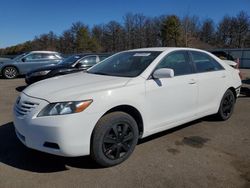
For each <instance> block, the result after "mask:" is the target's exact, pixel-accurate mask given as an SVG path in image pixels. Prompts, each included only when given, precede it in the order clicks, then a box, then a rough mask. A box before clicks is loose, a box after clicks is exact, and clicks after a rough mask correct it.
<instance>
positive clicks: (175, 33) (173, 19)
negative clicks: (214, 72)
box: [0, 11, 250, 55]
mask: <svg viewBox="0 0 250 188" xmlns="http://www.w3.org/2000/svg"><path fill="white" fill-rule="evenodd" d="M160 46H177V47H179V46H182V47H196V48H202V49H211V48H246V47H250V17H249V15H248V14H247V13H246V12H243V11H241V12H239V13H238V14H237V15H236V16H224V17H223V18H222V19H221V20H220V21H219V23H217V24H216V23H214V21H213V20H212V19H209V18H208V19H205V20H202V21H201V20H200V19H199V17H197V16H194V15H192V16H191V15H186V16H184V17H181V18H180V17H178V16H176V15H162V16H158V17H147V16H145V15H143V14H132V13H128V14H126V15H125V16H124V17H123V21H122V23H119V22H117V21H110V22H108V23H106V24H99V25H94V26H93V27H92V28H90V27H89V26H88V25H86V24H84V23H82V22H76V23H73V24H72V26H71V27H70V28H69V29H67V30H65V31H63V33H62V34H61V35H56V34H55V33H54V32H52V31H50V32H49V33H46V34H41V35H40V36H36V37H35V38H34V39H33V40H31V41H27V42H24V43H22V44H18V45H15V46H11V47H7V48H4V49H0V55H12V54H20V53H23V52H27V51H32V50H53V51H58V52H61V53H64V54H73V53H82V52H117V51H121V50H126V49H134V48H142V47H160Z"/></svg>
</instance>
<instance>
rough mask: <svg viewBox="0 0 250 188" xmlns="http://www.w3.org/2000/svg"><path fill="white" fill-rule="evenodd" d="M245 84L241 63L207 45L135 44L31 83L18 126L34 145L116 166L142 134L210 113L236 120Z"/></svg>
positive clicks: (18, 109) (19, 105) (19, 106)
mask: <svg viewBox="0 0 250 188" xmlns="http://www.w3.org/2000/svg"><path fill="white" fill-rule="evenodd" d="M240 86H241V80H240V78H239V75H238V70H237V69H234V68H232V67H230V66H229V65H227V64H226V63H224V62H223V61H222V60H221V59H219V58H217V57H216V56H214V55H212V54H211V53H208V52H205V51H202V50H198V49H190V48H144V49H136V50H129V51H125V52H120V53H117V54H115V55H113V56H111V57H109V58H107V59H105V60H104V61H102V62H101V63H99V64H97V65H95V66H94V67H92V68H90V69H88V70H87V72H85V73H84V72H79V73H75V74H73V75H64V76H61V77H60V79H59V77H54V78H50V79H47V80H43V81H40V82H38V83H36V84H32V85H30V86H29V87H27V88H26V89H25V90H23V91H22V92H21V93H20V96H19V97H18V98H17V100H16V103H15V106H14V110H13V117H14V125H15V131H16V135H17V137H18V138H19V140H20V141H21V142H22V143H23V144H24V145H26V146H27V147H29V148H33V149H36V150H40V151H43V152H47V153H51V154H55V155H61V156H83V155H89V154H90V155H91V156H92V158H93V159H94V160H95V161H96V162H97V163H98V164H100V165H102V166H106V167H107V166H113V165H117V164H119V163H121V162H123V161H124V160H126V159H127V158H128V157H129V156H130V155H131V154H132V152H133V150H134V148H135V146H136V144H137V141H138V139H140V138H144V137H146V136H149V135H152V134H154V133H157V132H160V131H164V130H167V129H170V128H173V127H176V126H178V125H181V124H184V123H187V122H190V121H193V120H195V119H198V118H201V117H204V116H207V115H211V114H216V115H217V117H218V118H220V119H221V120H227V119H229V118H230V117H231V115H232V113H233V109H234V105H235V101H236V98H237V97H238V95H239V93H240Z"/></svg>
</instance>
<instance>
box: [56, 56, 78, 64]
mask: <svg viewBox="0 0 250 188" xmlns="http://www.w3.org/2000/svg"><path fill="white" fill-rule="evenodd" d="M81 58H82V56H79V55H73V56H70V57H68V58H66V59H64V60H63V61H61V62H60V63H59V64H61V65H65V64H67V65H70V64H73V63H75V62H76V61H77V60H79V59H81Z"/></svg>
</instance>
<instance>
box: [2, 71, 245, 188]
mask: <svg viewBox="0 0 250 188" xmlns="http://www.w3.org/2000/svg"><path fill="white" fill-rule="evenodd" d="M243 72H244V75H245V78H246V77H249V78H250V74H249V71H243ZM247 74H248V75H249V76H247ZM249 78H248V79H247V80H245V81H244V83H245V84H244V88H243V90H242V92H243V94H244V95H242V96H241V97H240V98H239V99H238V101H237V104H236V108H235V112H234V114H233V116H232V118H231V119H230V120H228V121H226V122H218V121H215V120H214V119H213V118H203V119H200V120H197V121H195V122H192V123H189V124H185V125H183V126H181V127H178V128H175V129H172V130H170V131H166V132H164V133H160V134H157V135H154V136H152V137H149V138H146V139H144V140H143V141H141V142H140V143H139V144H138V146H137V147H136V149H135V152H134V153H133V155H132V156H131V157H130V158H129V160H127V161H126V162H124V163H123V164H121V165H119V166H116V167H112V168H106V169H101V168H98V166H96V165H95V164H94V163H93V161H91V159H90V158H89V157H79V158H64V157H57V156H53V155H49V154H44V153H41V152H37V151H33V150H30V149H27V148H26V147H24V146H23V145H22V144H21V143H20V142H19V141H18V140H17V138H16V136H15V134H14V128H13V124H12V116H11V111H12V106H13V104H14V102H15V99H16V97H17V95H18V93H19V91H21V90H22V89H23V87H21V86H24V85H25V84H24V80H23V79H22V78H19V79H15V80H4V79H0V187H199V188H200V187H223V188H224V187H245V188H247V187H250V123H249V122H250V98H249V97H250V95H249V94H250V92H249V88H250V79H249Z"/></svg>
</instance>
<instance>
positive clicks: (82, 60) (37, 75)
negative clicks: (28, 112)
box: [25, 53, 110, 84]
mask: <svg viewBox="0 0 250 188" xmlns="http://www.w3.org/2000/svg"><path fill="white" fill-rule="evenodd" d="M109 56H110V54H90V53H88V54H77V55H72V56H70V57H68V58H66V59H64V60H63V61H61V62H60V63H58V64H56V65H51V66H45V67H42V68H39V69H35V70H33V71H31V72H28V73H27V74H26V77H25V81H26V83H27V84H32V83H34V82H37V81H39V80H43V79H46V78H51V77H54V76H59V75H64V74H69V73H74V72H79V71H83V70H87V69H88V68H90V67H92V66H93V65H95V64H97V63H99V62H100V61H102V60H104V59H105V58H107V57H109Z"/></svg>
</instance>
